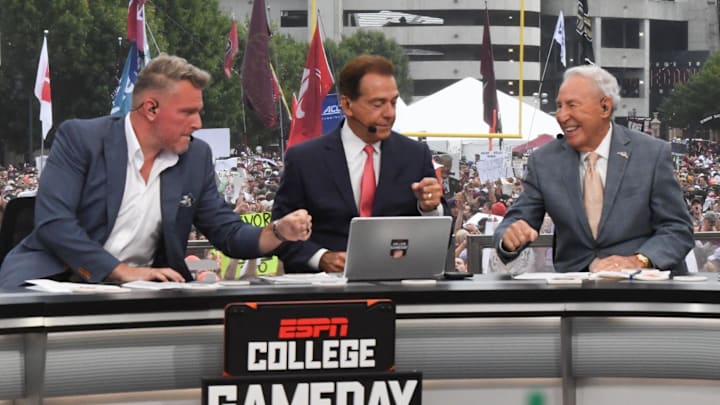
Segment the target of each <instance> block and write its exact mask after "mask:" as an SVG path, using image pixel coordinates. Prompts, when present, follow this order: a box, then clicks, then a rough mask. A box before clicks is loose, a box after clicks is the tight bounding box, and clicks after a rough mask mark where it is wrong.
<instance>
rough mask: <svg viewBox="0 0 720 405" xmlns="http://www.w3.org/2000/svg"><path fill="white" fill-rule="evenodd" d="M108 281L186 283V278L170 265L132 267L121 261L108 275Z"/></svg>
mask: <svg viewBox="0 0 720 405" xmlns="http://www.w3.org/2000/svg"><path fill="white" fill-rule="evenodd" d="M107 280H108V281H117V282H120V283H125V282H128V281H136V280H145V281H177V282H179V283H184V282H185V278H184V277H183V276H182V275H180V273H178V272H177V271H175V270H173V269H171V268H169V267H131V266H129V265H127V264H125V263H120V264H118V265H117V267H115V268H114V269H113V271H112V272H110V274H109V275H108V276H107Z"/></svg>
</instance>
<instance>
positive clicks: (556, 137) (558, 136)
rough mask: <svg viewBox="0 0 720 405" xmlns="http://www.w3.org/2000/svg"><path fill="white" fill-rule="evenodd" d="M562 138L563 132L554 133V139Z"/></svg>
mask: <svg viewBox="0 0 720 405" xmlns="http://www.w3.org/2000/svg"><path fill="white" fill-rule="evenodd" d="M563 138H565V134H563V133H562V132H560V133H559V134H557V135H555V139H557V140H560V139H563Z"/></svg>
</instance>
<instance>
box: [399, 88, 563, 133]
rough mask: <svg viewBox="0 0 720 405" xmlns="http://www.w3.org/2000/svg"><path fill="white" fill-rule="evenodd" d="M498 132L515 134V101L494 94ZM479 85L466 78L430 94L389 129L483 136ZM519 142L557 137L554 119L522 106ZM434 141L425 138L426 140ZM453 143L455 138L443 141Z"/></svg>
mask: <svg viewBox="0 0 720 405" xmlns="http://www.w3.org/2000/svg"><path fill="white" fill-rule="evenodd" d="M497 98H498V104H499V105H500V119H501V122H502V132H503V133H505V134H517V133H518V131H520V130H519V128H518V127H519V126H518V107H519V105H518V100H517V98H515V97H513V96H510V95H508V94H505V93H503V92H501V91H499V90H498V92H497ZM482 99H483V84H482V82H481V81H479V80H477V79H475V78H472V77H467V78H465V79H462V80H460V81H458V82H455V83H453V84H452V85H450V86H448V87H446V88H444V89H442V90H440V91H438V92H436V93H433V94H431V95H429V96H427V97H425V98H423V99H421V100H419V101H417V102H415V103H412V104H410V105H409V106H407V108H403V109H398V111H397V120H396V121H395V125H394V127H393V129H394V130H396V131H397V132H400V133H417V132H425V133H432V134H436V135H439V136H442V134H448V135H449V134H453V135H455V134H468V138H465V140H467V139H469V138H471V135H473V134H485V133H487V132H488V125H487V124H486V123H485V121H484V120H483V102H482ZM522 112H523V115H522V130H521V132H520V133H521V134H522V141H521V140H520V139H517V140H516V142H512V143H520V142H527V141H529V140H532V139H534V138H535V137H536V136H538V135H540V134H557V133H558V132H560V126H559V125H558V123H557V121H555V118H554V117H553V116H551V115H549V114H547V113H545V112H543V111H542V110H540V109H538V108H536V107H534V106H533V105H531V104H528V103H525V102H523V104H522ZM431 139H435V138H428V140H431ZM443 139H457V138H443Z"/></svg>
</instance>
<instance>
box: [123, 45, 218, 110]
mask: <svg viewBox="0 0 720 405" xmlns="http://www.w3.org/2000/svg"><path fill="white" fill-rule="evenodd" d="M183 80H187V81H189V82H190V83H192V85H193V86H195V87H196V88H198V89H204V88H205V86H207V85H208V83H210V73H208V72H206V71H204V70H202V69H200V68H198V67H195V66H193V65H191V64H190V63H189V62H188V61H187V60H185V59H184V58H181V57H179V56H173V55H168V54H165V53H161V54H160V55H158V56H157V57H155V58H153V59H151V60H150V62H149V63H148V64H147V65H146V66H145V67H144V68H143V69H142V70H141V71H140V73H139V74H138V77H137V81H136V82H135V87H134V88H133V105H134V104H136V103H137V102H138V101H139V100H136V99H135V97H138V96H139V95H140V94H141V93H142V92H143V91H145V90H159V91H164V90H168V89H169V88H170V87H171V86H172V85H173V84H175V83H177V82H180V81H183Z"/></svg>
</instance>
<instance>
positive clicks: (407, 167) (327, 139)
mask: <svg viewBox="0 0 720 405" xmlns="http://www.w3.org/2000/svg"><path fill="white" fill-rule="evenodd" d="M340 128H341V126H340V127H338V128H336V129H335V130H333V131H332V132H330V133H328V134H325V135H323V136H320V137H318V138H315V139H312V140H309V141H306V142H303V143H301V144H298V145H295V146H293V147H292V148H290V149H288V151H287V153H286V154H285V169H284V173H283V177H282V180H281V181H280V187H279V189H278V192H277V194H276V196H275V202H274V205H273V210H272V217H273V218H280V217H282V216H284V215H287V214H288V213H289V212H292V211H294V210H296V209H300V208H305V209H306V210H308V212H309V213H310V215H312V223H313V226H312V235H311V236H310V239H309V240H307V241H305V242H289V243H284V244H283V245H282V246H281V247H280V248H279V249H278V250H277V251H276V254H277V255H278V256H279V257H280V259H281V260H282V261H283V264H284V265H285V271H287V272H313V271H316V270H314V269H312V268H311V267H309V266H307V261H308V260H309V259H310V258H311V257H312V255H314V254H315V252H317V251H318V250H319V249H320V248H326V249H328V250H331V251H345V250H347V240H348V233H349V231H350V220H351V219H352V218H354V217H357V216H359V213H358V207H357V205H356V204H355V198H354V196H353V191H352V186H351V185H350V173H349V172H348V166H347V161H346V159H345V151H344V149H343V145H342V141H341V138H340ZM380 148H381V151H382V153H381V155H380V156H381V157H380V174H379V177H378V185H377V189H376V191H375V203H374V206H373V216H414V215H420V212H419V211H418V207H417V199H416V198H415V194H414V193H413V191H412V189H411V188H410V186H411V184H412V183H414V182H416V181H420V180H421V179H422V178H424V177H435V170H434V169H433V165H432V154H431V153H430V149H428V147H427V145H425V144H423V143H420V142H417V141H415V140H412V139H409V138H407V137H405V136H403V135H400V134H398V133H392V134H391V135H390V137H389V138H388V139H386V140H385V141H383V142H382V143H381V146H380ZM442 204H443V207H444V209H445V214H446V215H449V213H450V209H449V208H448V206H447V203H446V202H445V199H444V198H443V200H442Z"/></svg>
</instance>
